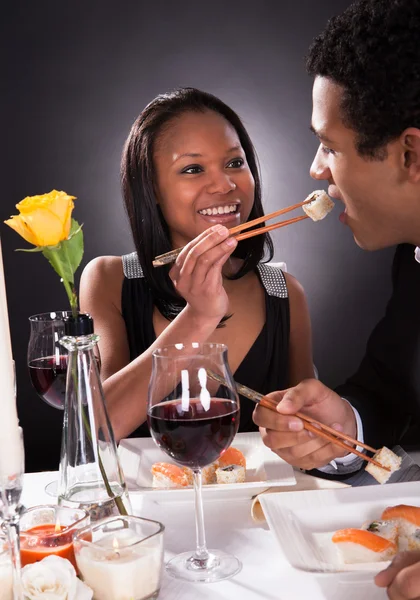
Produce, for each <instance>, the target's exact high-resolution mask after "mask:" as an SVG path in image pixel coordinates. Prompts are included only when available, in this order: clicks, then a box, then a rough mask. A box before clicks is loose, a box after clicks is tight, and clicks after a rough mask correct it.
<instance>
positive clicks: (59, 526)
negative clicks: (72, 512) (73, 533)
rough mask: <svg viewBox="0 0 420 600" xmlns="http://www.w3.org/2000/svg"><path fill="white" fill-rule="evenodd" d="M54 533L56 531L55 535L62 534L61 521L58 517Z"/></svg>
mask: <svg viewBox="0 0 420 600" xmlns="http://www.w3.org/2000/svg"><path fill="white" fill-rule="evenodd" d="M54 531H55V533H60V532H61V525H60V519H59V518H58V517H57V519H56V521H55V527H54Z"/></svg>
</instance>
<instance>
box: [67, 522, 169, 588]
mask: <svg viewBox="0 0 420 600" xmlns="http://www.w3.org/2000/svg"><path fill="white" fill-rule="evenodd" d="M163 529H164V528H163V525H161V524H160V523H158V522H156V521H149V520H148V519H141V518H140V517H131V516H130V517H116V518H110V519H105V520H103V521H101V522H100V523H98V524H96V525H94V526H92V527H86V528H85V529H83V530H80V531H79V532H78V534H76V536H75V538H74V549H75V554H76V562H77V566H78V569H79V572H80V574H81V576H82V578H83V581H84V582H85V583H86V584H87V585H88V586H89V587H90V588H91V589H92V590H93V595H94V598H95V599H96V598H98V599H100V600H128V599H132V600H142V599H144V598H156V597H157V595H158V593H159V588H160V579H161V570H162V560H163Z"/></svg>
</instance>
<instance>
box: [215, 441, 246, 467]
mask: <svg viewBox="0 0 420 600" xmlns="http://www.w3.org/2000/svg"><path fill="white" fill-rule="evenodd" d="M217 462H218V466H219V467H222V468H223V467H229V466H230V465H239V466H240V467H243V468H244V469H246V458H245V456H244V455H243V454H242V452H241V451H240V450H238V449H237V448H233V446H231V447H230V448H228V449H227V450H225V451H224V452H223V454H222V455H221V456H220V458H219V460H218V461H217Z"/></svg>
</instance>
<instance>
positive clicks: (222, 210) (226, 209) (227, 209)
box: [198, 204, 238, 215]
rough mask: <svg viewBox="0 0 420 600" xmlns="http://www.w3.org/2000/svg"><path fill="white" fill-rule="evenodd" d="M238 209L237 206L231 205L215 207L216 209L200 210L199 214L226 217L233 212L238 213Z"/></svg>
mask: <svg viewBox="0 0 420 600" xmlns="http://www.w3.org/2000/svg"><path fill="white" fill-rule="evenodd" d="M237 207H238V205H237V204H231V205H230V206H217V207H216V206H215V207H214V208H205V209H204V210H199V211H198V213H199V214H200V215H226V214H228V213H231V212H236V210H237Z"/></svg>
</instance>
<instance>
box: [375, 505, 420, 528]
mask: <svg viewBox="0 0 420 600" xmlns="http://www.w3.org/2000/svg"><path fill="white" fill-rule="evenodd" d="M381 519H382V520H383V521H391V520H393V519H405V520H406V521H410V523H413V524H414V525H417V527H420V508H419V507H418V506H410V505H408V504H399V505H398V506H389V507H388V508H386V509H385V510H384V512H383V513H382V517H381Z"/></svg>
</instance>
